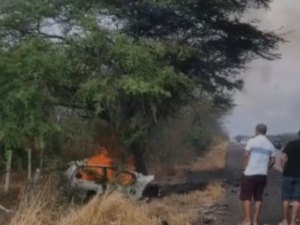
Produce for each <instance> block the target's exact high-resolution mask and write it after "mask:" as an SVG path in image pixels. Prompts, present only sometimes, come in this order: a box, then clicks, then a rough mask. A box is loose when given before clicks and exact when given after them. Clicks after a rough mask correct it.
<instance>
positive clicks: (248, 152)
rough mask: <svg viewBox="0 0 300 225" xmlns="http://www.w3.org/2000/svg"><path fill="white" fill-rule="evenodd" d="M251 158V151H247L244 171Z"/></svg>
mask: <svg viewBox="0 0 300 225" xmlns="http://www.w3.org/2000/svg"><path fill="white" fill-rule="evenodd" d="M249 159H250V151H245V156H244V167H243V171H244V170H245V169H246V168H247V166H248V163H249Z"/></svg>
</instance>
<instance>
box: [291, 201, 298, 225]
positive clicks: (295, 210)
mask: <svg viewBox="0 0 300 225" xmlns="http://www.w3.org/2000/svg"><path fill="white" fill-rule="evenodd" d="M299 207H300V202H298V201H294V202H293V209H292V218H291V225H296V220H297V215H298V210H299Z"/></svg>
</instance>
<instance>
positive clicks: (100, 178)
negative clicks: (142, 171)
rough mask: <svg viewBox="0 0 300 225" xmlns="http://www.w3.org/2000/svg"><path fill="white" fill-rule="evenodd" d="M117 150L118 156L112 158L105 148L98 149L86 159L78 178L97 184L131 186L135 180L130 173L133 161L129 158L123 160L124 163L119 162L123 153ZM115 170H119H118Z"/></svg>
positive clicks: (133, 168) (132, 168) (132, 170)
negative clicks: (107, 183) (95, 153)
mask: <svg viewBox="0 0 300 225" xmlns="http://www.w3.org/2000/svg"><path fill="white" fill-rule="evenodd" d="M118 149H119V151H118V153H119V154H115V155H116V156H115V157H114V158H113V157H111V156H110V154H109V151H108V150H107V149H106V148H105V147H103V146H102V147H100V148H99V149H98V150H97V152H98V154H97V155H95V156H92V157H91V158H89V159H87V161H86V165H87V167H86V168H85V169H83V170H82V171H81V173H80V175H79V176H80V178H81V179H84V180H89V181H95V182H98V183H102V182H110V183H118V184H121V185H131V184H133V183H134V182H135V178H134V177H133V175H132V174H131V173H132V172H134V171H135V166H134V160H133V158H132V157H130V158H129V159H128V160H125V162H120V161H122V158H123V157H122V155H123V154H124V151H120V149H121V148H118ZM114 153H116V152H114ZM123 161H124V160H123ZM97 166H98V167H97ZM99 166H101V168H99ZM117 168H120V170H118V169H117Z"/></svg>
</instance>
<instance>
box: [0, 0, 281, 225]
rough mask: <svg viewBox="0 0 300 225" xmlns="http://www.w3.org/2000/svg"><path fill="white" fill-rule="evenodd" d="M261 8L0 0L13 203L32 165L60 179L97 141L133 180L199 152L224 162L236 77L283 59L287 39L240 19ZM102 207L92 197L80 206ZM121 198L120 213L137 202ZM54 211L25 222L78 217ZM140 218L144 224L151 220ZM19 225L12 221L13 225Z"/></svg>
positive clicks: (4, 156)
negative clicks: (125, 161) (119, 153)
mask: <svg viewBox="0 0 300 225" xmlns="http://www.w3.org/2000/svg"><path fill="white" fill-rule="evenodd" d="M269 4H270V0H246V1H245V0H228V1H219V0H210V1H206V0H188V1H186V0H184V1H182V0H180V1H179V0H160V1H152V0H142V1H136V0H126V1H124V0H112V1H106V0H101V1H96V0H86V1H79V0H72V1H70V0H53V1H47V0H27V1H23V0H0V175H1V182H2V184H3V188H2V189H1V195H3V196H7V197H9V196H10V195H11V194H12V192H14V190H16V189H15V187H16V184H19V183H21V184H22V185H23V186H26V185H25V184H27V185H29V186H30V185H31V184H32V182H33V181H34V171H36V169H39V171H41V174H42V176H47V175H48V174H49V173H50V171H51V173H52V172H53V171H54V172H56V173H57V174H61V173H62V171H63V167H64V166H65V165H66V163H67V162H69V161H70V160H77V159H83V158H85V157H90V156H91V155H93V154H94V153H95V152H94V151H93V149H94V148H95V146H99V145H100V146H105V147H106V148H107V149H109V152H110V153H113V151H114V148H119V149H122V150H125V151H126V157H131V156H132V157H133V159H134V162H135V164H136V165H135V168H136V170H137V171H138V172H141V173H147V171H154V172H155V171H158V170H159V168H163V167H166V169H165V170H164V171H168V170H170V171H174V168H175V170H176V166H181V165H184V164H185V165H189V166H190V165H191V163H193V159H195V158H197V157H199V156H202V157H205V156H207V157H210V159H211V158H213V157H218V159H219V158H220V159H221V161H222V160H223V155H222V154H220V155H219V154H216V155H214V153H211V152H210V149H211V148H212V146H215V145H216V143H220V141H219V140H220V139H221V140H226V138H227V136H226V134H225V133H224V130H223V127H222V123H221V120H222V117H223V116H224V115H225V114H226V113H228V112H230V110H231V109H232V108H233V107H234V102H233V94H234V93H235V92H236V91H238V90H241V89H242V88H243V79H242V77H241V76H240V73H241V72H242V71H243V70H244V69H245V67H246V64H247V63H248V62H250V61H252V60H255V59H257V58H262V59H266V60H275V59H278V58H279V57H280V55H279V54H278V52H277V49H278V45H279V43H280V42H283V41H284V40H283V38H282V37H281V36H280V35H278V34H277V33H275V32H273V31H265V30H264V31H263V30H260V29H259V28H258V27H257V24H256V23H255V22H252V21H249V22H244V19H243V14H244V13H245V12H247V11H248V10H252V9H267V8H268V6H269ZM126 157H125V158H126ZM212 161H213V162H215V163H216V164H217V165H214V163H212V164H211V165H209V164H210V163H207V161H201V160H200V161H199V163H200V164H201V167H203V168H204V169H205V168H209V167H210V166H213V167H216V168H219V166H220V165H219V164H220V163H218V160H217V159H213V160H212ZM195 163H196V164H197V166H192V167H194V169H198V166H199V165H198V162H197V160H196V162H195ZM199 169H200V168H199ZM21 181H22V182H21ZM23 181H24V182H23ZM29 189H30V188H29ZM13 194H16V193H13ZM199 194H200V193H199ZM42 195H45V194H42ZM116 198H117V197H108V200H107V201H108V202H112V204H115V203H113V202H114V201H115V199H116ZM1 199H4V198H2V197H1ZM107 201H106V200H99V199H95V200H93V201H92V202H91V203H89V204H88V205H87V206H83V207H82V208H81V209H80V210H83V211H84V210H87V211H89V209H90V208H92V206H94V205H97V204H103V205H105V204H107V203H106V202H107ZM120 201H122V202H123V203H124V204H123V203H122V204H123V205H121V206H122V207H123V206H125V205H126V204H129V208H128V209H131V208H133V206H135V204H139V203H128V202H127V200H125V199H122V200H120ZM0 203H1V202H0ZM40 203H42V202H40ZM40 203H39V201H38V200H37V201H36V203H34V204H36V205H32V206H30V207H37V208H36V209H37V210H38V211H34V210H33V212H40V211H39V210H40V207H42V206H41V205H39V204H40ZM30 204H31V203H30ZM132 204H133V205H132ZM121 206H120V207H121ZM30 207H29V206H28V207H23V209H24V210H26V208H30ZM47 207H48V206H47ZM109 207H110V206H108V208H107V210H108V211H109V210H110V208H109ZM145 207H146V208H147V207H148V206H145ZM42 208H43V207H42ZM125 208H126V207H125ZM43 209H44V208H43ZM58 209H60V208H57V210H58ZM62 210H63V212H62V213H63V215H62V214H61V213H58V211H55V212H56V213H58V214H59V215H53V212H54V211H52V209H51V207H50V208H47V210H46V211H45V214H40V213H36V214H37V216H43V215H44V216H45V218H44V219H39V218H38V217H35V216H36V215H33V217H32V218H33V220H32V223H33V224H39V223H40V224H42V223H43V224H45V225H46V223H44V221H45V220H47V221H49V222H51V221H52V220H51V219H49V218H50V217H51V216H56V220H54V221H57V223H58V224H69V223H71V222H69V221H72V220H73V219H74V220H76V221H77V219H78V221H79V219H80V218H79V217H76V218H77V219H76V218H74V215H75V214H72V213H70V214H68V210H66V209H62ZM74 210H75V211H76V208H75V209H74ZM95 210H100V211H101V210H105V209H95ZM120 210H121V209H120ZM140 210H141V211H139V212H138V213H140V214H143V213H145V210H146V209H144V206H143V207H142V208H141V209H140ZM48 211H49V215H48V214H47V213H48ZM100 211H99V213H100V214H101V213H102V211H101V212H100ZM121 211H122V210H121ZM43 212H44V211H43ZM91 212H92V211H91ZM97 212H98V211H97ZM100 214H99V215H100ZM118 214H119V212H116V215H115V216H116V217H114V218H116V220H118V219H120V218H122V221H126V218H127V214H126V212H124V214H122V213H120V215H118ZM130 214H131V213H130ZM146 214H147V215H148V211H147V213H146ZM24 215H25V214H24ZM60 215H62V217H60ZM79 215H80V213H79ZM134 215H136V214H133V215H132V216H134ZM143 215H145V214H143ZM49 216H50V217H49ZM57 216H58V217H57ZM120 216H121V217H120ZM122 216H123V217H122ZM128 216H131V215H128ZM182 216H183V215H182ZM17 218H19V219H17ZM51 218H52V217H51ZM58 218H63V219H61V220H60V219H58ZM145 218H146V217H145ZM147 218H148V219H149V218H150V220H149V221H150V222H149V223H150V224H151V223H155V221H156V219H157V218H153V217H152V216H150V217H147ZM26 219H28V221H27V224H28V225H31V222H30V218H26ZM26 219H25V218H24V221H26ZM90 219H91V220H92V218H90ZM130 219H132V220H134V218H130ZM21 220H23V219H22V216H21V214H20V215H19V217H18V216H16V217H14V220H13V221H16V222H15V224H17V222H19V223H20V221H21ZM34 220H36V221H37V222H36V223H34V222H33V221H34ZM63 221H65V222H63ZM140 222H141V221H140ZM74 224H76V223H75V222H74ZM91 224H92V222H91ZM120 224H124V223H120ZM131 224H134V223H133V222H131ZM139 224H141V223H139ZM145 224H146V223H145Z"/></svg>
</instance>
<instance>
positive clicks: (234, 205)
mask: <svg viewBox="0 0 300 225" xmlns="http://www.w3.org/2000/svg"><path fill="white" fill-rule="evenodd" d="M242 164H243V150H242V148H241V146H240V145H238V144H235V143H231V144H230V145H229V149H228V155H227V166H226V171H225V174H226V176H225V177H224V180H223V182H224V186H225V188H226V193H227V195H226V200H227V203H226V204H227V207H226V213H225V215H224V216H223V217H222V220H221V221H220V223H218V224H220V225H235V224H238V223H239V222H241V215H242V209H241V204H240V201H239V200H238V198H239V189H240V186H239V183H240V177H241V168H242ZM280 186H281V175H280V173H279V172H278V171H277V170H275V169H273V170H271V171H270V173H269V176H268V184H267V188H266V190H265V194H264V205H263V211H262V219H261V224H269V225H273V224H274V225H275V224H278V223H279V221H280V219H281V192H280Z"/></svg>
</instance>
